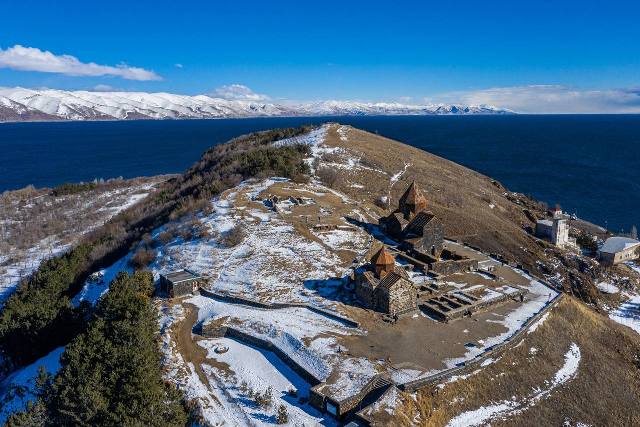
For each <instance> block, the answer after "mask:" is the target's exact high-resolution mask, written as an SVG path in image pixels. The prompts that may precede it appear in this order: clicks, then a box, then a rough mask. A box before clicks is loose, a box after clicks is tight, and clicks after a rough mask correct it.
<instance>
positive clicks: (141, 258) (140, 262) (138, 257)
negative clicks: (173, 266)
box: [129, 248, 158, 270]
mask: <svg viewBox="0 0 640 427" xmlns="http://www.w3.org/2000/svg"><path fill="white" fill-rule="evenodd" d="M156 255H158V253H157V252H156V251H155V250H153V249H147V248H140V249H138V250H137V251H136V253H135V254H133V256H132V257H131V259H130V260H129V265H131V267H133V268H134V269H136V270H141V269H143V268H145V267H146V266H148V265H149V264H151V263H152V262H153V260H154V259H156Z"/></svg>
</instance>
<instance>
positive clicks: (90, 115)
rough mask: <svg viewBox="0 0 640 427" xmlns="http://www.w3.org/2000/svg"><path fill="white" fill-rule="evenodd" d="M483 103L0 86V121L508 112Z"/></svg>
mask: <svg viewBox="0 0 640 427" xmlns="http://www.w3.org/2000/svg"><path fill="white" fill-rule="evenodd" d="M505 113H510V111H507V110H504V109H500V108H495V107H492V106H487V105H481V106H471V105H453V104H430V105H409V104H399V103H364V102H353V101H322V102H316V103H306V104H295V105H294V104H291V105H290V104H286V105H285V104H276V103H270V102H266V101H245V100H226V99H221V98H215V97H211V96H208V95H197V96H187V95H175V94H170V93H145V92H89V91H64V90H54V89H46V90H34V89H24V88H0V122H3V121H4V122H15V121H51V120H131V119H187V118H192V119H212V118H238V117H286V116H332V115H400V114H402V115H430V114H505Z"/></svg>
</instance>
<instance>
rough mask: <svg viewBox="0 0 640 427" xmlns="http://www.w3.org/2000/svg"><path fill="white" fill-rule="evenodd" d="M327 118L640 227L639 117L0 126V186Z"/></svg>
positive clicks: (164, 163) (163, 161)
mask: <svg viewBox="0 0 640 427" xmlns="http://www.w3.org/2000/svg"><path fill="white" fill-rule="evenodd" d="M328 120H331V121H339V122H341V123H344V124H350V125H353V126H356V127H359V128H362V129H365V130H369V131H372V132H378V133H380V134H381V135H385V136H388V137H390V138H393V139H397V140H399V141H402V142H405V143H407V144H410V145H413V146H416V147H419V148H422V149H424V150H426V151H429V152H432V153H434V154H437V155H439V156H442V157H445V158H447V159H450V160H453V161H455V162H457V163H460V164H463V165H465V166H468V167H470V168H472V169H475V170H477V171H479V172H481V173H483V174H486V175H488V176H491V177H493V178H495V179H497V180H499V181H501V182H502V183H503V184H504V185H506V186H507V187H508V188H509V189H510V190H512V191H518V192H523V193H527V194H531V195H532V196H534V197H535V198H537V199H539V200H542V201H545V202H547V203H549V204H556V203H558V204H560V205H561V206H562V207H563V208H564V210H565V211H568V212H571V213H577V214H578V216H580V217H582V218H584V219H587V220H590V221H593V222H595V223H598V224H601V225H607V226H608V227H609V228H610V229H612V230H614V231H620V230H621V229H625V230H629V228H630V227H631V226H632V225H633V224H636V225H640V115H555V116H554V115H539V116H530V115H516V116H420V117H416V116H410V117H409V116H404V117H339V118H335V117H334V118H326V117H325V118H318V117H314V118H300V117H298V118H260V119H228V120H181V121H178V120H176V121H123V122H60V123H4V124H0V192H1V191H4V190H10V189H17V188H22V187H24V186H26V185H28V184H33V185H35V186H36V187H45V186H46V187H51V186H55V185H57V184H60V183H63V182H77V181H88V180H92V179H93V178H113V177H118V176H122V177H125V178H130V177H135V176H141V175H156V174H163V173H177V172H182V171H183V170H185V169H186V168H188V167H189V166H190V165H191V164H193V163H194V162H195V161H196V160H197V159H198V158H199V157H200V155H201V154H202V152H204V151H205V150H206V149H207V148H208V147H210V146H212V145H215V144H219V143H222V142H225V141H227V140H229V139H230V138H233V137H235V136H238V135H241V134H244V133H249V132H253V131H256V130H264V129H270V128H274V127H285V126H297V125H301V124H305V123H321V122H324V121H328Z"/></svg>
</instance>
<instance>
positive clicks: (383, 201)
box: [373, 196, 389, 210]
mask: <svg viewBox="0 0 640 427" xmlns="http://www.w3.org/2000/svg"><path fill="white" fill-rule="evenodd" d="M373 204H374V205H376V206H377V207H379V208H382V209H385V210H386V209H388V208H389V198H388V197H387V196H378V197H376V199H375V200H374V201H373Z"/></svg>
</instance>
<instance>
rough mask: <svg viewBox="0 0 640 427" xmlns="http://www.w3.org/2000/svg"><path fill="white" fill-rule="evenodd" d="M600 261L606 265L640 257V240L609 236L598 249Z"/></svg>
mask: <svg viewBox="0 0 640 427" xmlns="http://www.w3.org/2000/svg"><path fill="white" fill-rule="evenodd" d="M598 256H599V258H600V262H601V263H602V264H604V265H609V266H611V265H614V264H620V263H621V262H627V261H634V260H636V259H640V241H638V240H636V239H632V238H630V237H620V236H616V237H609V238H608V239H607V240H606V241H605V242H604V245H602V247H600V249H599V250H598Z"/></svg>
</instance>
